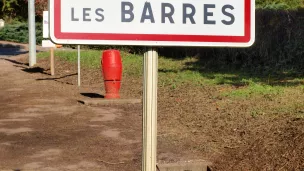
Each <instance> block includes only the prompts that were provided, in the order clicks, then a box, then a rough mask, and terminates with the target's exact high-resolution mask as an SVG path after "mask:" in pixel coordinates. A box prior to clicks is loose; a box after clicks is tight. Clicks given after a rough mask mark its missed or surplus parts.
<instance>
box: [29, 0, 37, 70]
mask: <svg viewBox="0 0 304 171" xmlns="http://www.w3.org/2000/svg"><path fill="white" fill-rule="evenodd" d="M28 29H29V66H30V67H32V66H34V65H35V64H36V27H35V0H29V1H28Z"/></svg>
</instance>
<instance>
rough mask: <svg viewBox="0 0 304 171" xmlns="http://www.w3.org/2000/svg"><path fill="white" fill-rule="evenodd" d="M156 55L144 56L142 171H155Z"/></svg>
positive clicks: (150, 51) (154, 51) (152, 50)
mask: <svg viewBox="0 0 304 171" xmlns="http://www.w3.org/2000/svg"><path fill="white" fill-rule="evenodd" d="M157 73H158V53H157V51H156V50H155V49H153V48H149V50H148V51H147V52H146V53H145V54H144V91H143V154H142V171H156V147H157Z"/></svg>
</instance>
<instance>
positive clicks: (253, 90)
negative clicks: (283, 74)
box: [223, 82, 284, 98]
mask: <svg viewBox="0 0 304 171" xmlns="http://www.w3.org/2000/svg"><path fill="white" fill-rule="evenodd" d="M283 93H284V88H283V87H282V86H270V85H263V84H261V83H255V82H250V83H249V85H247V86H244V87H241V88H239V89H237V90H233V91H230V92H225V93H223V95H224V96H228V97H240V98H250V97H254V96H264V97H265V98H271V96H277V95H280V94H283Z"/></svg>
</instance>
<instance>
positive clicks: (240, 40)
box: [54, 0, 251, 43]
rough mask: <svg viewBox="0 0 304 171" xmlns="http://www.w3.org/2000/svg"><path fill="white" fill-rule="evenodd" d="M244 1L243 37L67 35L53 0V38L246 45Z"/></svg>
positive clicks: (248, 5) (248, 14)
mask: <svg viewBox="0 0 304 171" xmlns="http://www.w3.org/2000/svg"><path fill="white" fill-rule="evenodd" d="M244 1H245V8H244V10H245V11H244V12H245V17H244V19H245V22H244V23H245V35H244V36H210V35H172V34H117V33H113V34H112V33H68V32H62V31H61V0H54V36H55V38H56V39H59V40H60V39H68V40H114V41H119V40H120V41H123V40H125V41H169V42H227V43H248V42H249V41H250V38H251V21H250V20H251V0H244Z"/></svg>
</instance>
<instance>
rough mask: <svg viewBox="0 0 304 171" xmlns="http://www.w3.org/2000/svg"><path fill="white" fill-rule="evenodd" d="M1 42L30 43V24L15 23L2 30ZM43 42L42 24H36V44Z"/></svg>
mask: <svg viewBox="0 0 304 171" xmlns="http://www.w3.org/2000/svg"><path fill="white" fill-rule="evenodd" d="M0 40H6V41H12V42H20V43H28V23H25V22H13V23H11V24H6V25H5V27H3V28H2V29H0ZM41 41H42V24H41V23H36V43H37V44H41Z"/></svg>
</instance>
